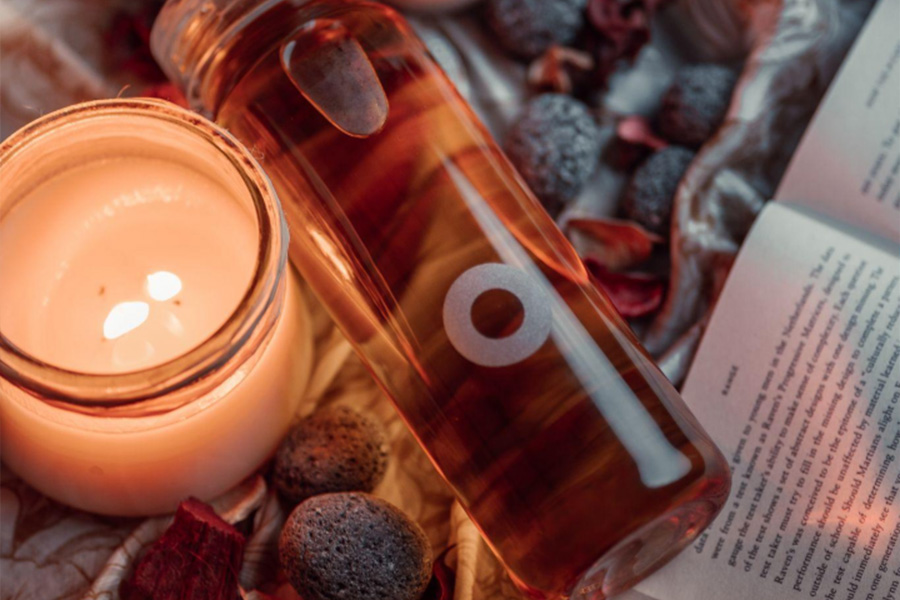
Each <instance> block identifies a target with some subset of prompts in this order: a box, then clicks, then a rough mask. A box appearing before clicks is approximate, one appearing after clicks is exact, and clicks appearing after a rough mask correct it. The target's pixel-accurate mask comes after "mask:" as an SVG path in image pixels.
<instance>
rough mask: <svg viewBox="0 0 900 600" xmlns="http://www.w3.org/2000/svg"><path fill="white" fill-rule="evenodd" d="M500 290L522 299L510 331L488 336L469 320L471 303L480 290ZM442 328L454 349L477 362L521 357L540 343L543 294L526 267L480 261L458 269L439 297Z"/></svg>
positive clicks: (546, 320)
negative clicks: (520, 316)
mask: <svg viewBox="0 0 900 600" xmlns="http://www.w3.org/2000/svg"><path fill="white" fill-rule="evenodd" d="M491 290H503V291H505V292H508V293H510V294H512V295H513V296H515V297H516V299H518V301H519V302H520V303H521V304H522V310H523V312H524V317H523V319H522V323H521V325H520V326H519V328H518V329H516V331H515V332H513V333H512V334H511V335H508V336H506V337H502V338H492V337H488V336H486V335H484V334H483V333H481V332H480V331H478V329H477V328H476V327H475V324H474V323H473V322H472V307H473V306H474V304H475V301H476V300H477V299H478V298H479V297H480V296H481V295H482V294H484V293H485V292H488V291H491ZM443 318H444V329H445V331H446V332H447V337H448V338H449V339H450V343H451V344H453V347H454V348H456V350H457V352H459V353H460V354H461V355H463V356H464V357H465V358H466V359H468V360H470V361H471V362H473V363H475V364H477V365H481V366H483V367H507V366H510V365H514V364H516V363H519V362H522V361H523V360H525V359H526V358H528V357H529V356H531V355H532V354H534V353H535V352H537V350H538V349H539V348H540V347H541V346H543V345H544V342H546V341H547V337H548V336H549V335H550V329H551V327H552V323H553V314H552V311H551V308H550V301H549V298H548V297H547V294H546V293H545V292H544V291H543V290H542V289H541V288H540V287H539V286H538V285H535V282H534V281H533V280H532V278H531V277H529V276H528V274H527V273H525V272H523V271H522V270H520V269H517V268H515V267H512V266H510V265H506V264H502V263H484V264H480V265H476V266H474V267H471V268H470V269H468V270H466V271H465V272H463V274H462V275H460V276H459V277H458V278H457V279H456V281H454V282H453V284H452V285H451V286H450V290H449V291H448V292H447V296H446V297H445V299H444V311H443Z"/></svg>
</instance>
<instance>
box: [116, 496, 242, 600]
mask: <svg viewBox="0 0 900 600" xmlns="http://www.w3.org/2000/svg"><path fill="white" fill-rule="evenodd" d="M244 541H245V540H244V536H243V535H242V534H241V533H240V532H239V531H238V530H237V529H235V528H234V527H232V526H231V525H229V524H228V523H226V522H225V521H223V520H222V519H221V518H220V517H219V516H218V515H217V514H216V513H215V511H214V510H213V509H212V508H211V507H210V506H209V505H207V504H204V503H203V502H200V501H199V500H197V499H195V498H188V499H187V500H185V501H184V502H182V503H181V504H180V505H179V506H178V510H177V511H176V512H175V520H174V521H173V522H172V524H171V525H170V526H169V528H168V529H166V530H165V531H164V532H163V534H162V535H161V536H160V538H159V539H158V540H156V542H154V543H153V545H152V546H150V548H149V549H148V550H147V553H146V554H145V555H144V557H143V558H141V560H140V561H139V562H138V563H137V566H135V568H134V571H133V572H132V574H131V577H129V578H128V579H127V580H125V581H124V582H122V585H121V587H120V590H119V592H120V596H121V598H122V600H183V599H185V598H190V599H191V600H236V599H237V598H238V597H239V596H238V594H239V593H238V582H237V578H238V573H239V572H240V570H241V562H243V557H244Z"/></svg>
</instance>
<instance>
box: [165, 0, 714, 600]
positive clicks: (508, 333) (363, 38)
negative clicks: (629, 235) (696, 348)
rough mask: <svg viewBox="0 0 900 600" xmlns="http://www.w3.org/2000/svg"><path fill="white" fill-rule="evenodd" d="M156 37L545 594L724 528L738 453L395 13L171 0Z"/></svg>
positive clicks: (320, 285) (395, 387)
mask: <svg viewBox="0 0 900 600" xmlns="http://www.w3.org/2000/svg"><path fill="white" fill-rule="evenodd" d="M152 47H153V51H154V54H155V55H156V57H157V60H158V61H159V62H160V64H161V65H162V67H163V69H164V70H165V71H166V72H167V73H168V75H169V77H170V78H172V80H173V81H175V82H176V83H177V84H178V85H179V86H180V87H181V88H182V90H184V91H185V93H186V95H187V97H188V98H189V99H190V101H191V102H192V103H193V104H194V106H195V107H196V108H198V109H200V110H203V111H205V112H206V114H208V115H210V116H212V117H213V118H214V119H215V120H216V121H217V122H218V123H219V124H221V125H224V126H225V127H227V128H228V129H230V130H231V132H232V133H234V134H235V136H236V137H237V138H238V139H240V140H241V141H243V142H244V143H245V144H246V145H247V146H249V147H251V148H253V151H254V153H255V155H257V156H259V157H261V160H262V162H263V164H264V165H265V168H266V170H267V172H268V173H269V176H270V177H271V178H272V180H273V183H274V185H275V187H276V189H277V190H278V193H279V196H280V197H281V199H282V201H283V202H284V206H285V213H286V215H287V219H288V224H289V227H290V228H291V230H292V241H291V244H292V246H291V256H292V260H293V261H294V262H295V264H296V265H297V266H298V268H299V269H300V271H301V273H302V274H303V276H304V278H305V279H306V280H307V281H308V282H309V283H310V285H311V286H312V287H313V289H314V290H315V291H316V292H317V293H318V295H319V296H320V297H321V299H322V300H323V303H324V304H325V305H326V306H327V307H328V309H329V310H330V312H331V314H332V315H333V316H334V318H335V320H336V322H337V323H338V324H339V325H340V326H341V328H342V329H343V331H344V332H345V333H346V335H347V336H348V338H349V339H350V340H351V341H352V342H353V344H354V345H355V347H356V348H357V350H358V351H359V353H360V354H361V356H362V357H363V358H364V359H365V361H366V363H367V365H368V367H369V368H370V370H371V372H372V374H373V375H374V377H375V378H376V379H377V380H378V382H379V383H380V384H381V386H382V387H383V389H384V390H385V391H386V392H387V393H388V394H389V395H390V396H391V398H392V399H393V401H394V403H395V404H396V406H397V409H398V410H399V412H400V413H401V414H402V416H403V418H404V419H405V421H406V422H407V424H408V425H409V426H410V428H411V430H412V431H413V433H414V434H415V435H416V437H417V438H418V440H419V441H420V442H421V444H422V446H423V447H424V448H425V450H426V451H427V452H428V454H429V456H430V458H431V459H432V461H433V463H434V465H435V466H436V468H437V469H438V470H439V471H440V472H441V473H442V474H443V475H444V477H445V478H446V479H447V481H448V482H449V484H450V485H451V486H452V488H453V490H454V491H455V492H456V493H457V495H458V497H459V500H460V502H461V503H462V505H463V506H464V507H465V509H466V510H467V511H468V513H469V515H471V517H472V519H473V521H474V522H475V523H476V524H477V526H478V527H479V529H480V530H481V532H482V533H483V535H484V538H485V540H486V541H487V542H488V544H490V546H491V547H492V548H493V550H494V551H495V553H496V554H497V556H498V557H499V558H500V560H501V561H502V562H503V563H504V564H505V566H506V567H507V568H508V570H509V573H510V574H511V576H512V577H513V579H514V580H515V581H516V582H517V583H518V584H519V585H520V586H521V587H522V589H524V590H526V592H527V593H528V594H529V595H530V597H533V598H554V599H556V598H568V597H572V598H584V599H594V600H597V599H601V598H605V597H607V596H609V595H612V594H614V593H616V592H618V591H621V590H622V589H624V588H626V587H628V586H630V585H632V584H633V583H634V582H635V581H637V580H638V579H640V578H641V577H644V576H646V575H647V574H648V573H650V572H652V571H653V570H654V569H656V568H658V567H659V566H660V565H661V564H663V563H664V562H665V561H666V560H668V559H669V558H671V557H672V556H673V555H674V554H675V553H676V552H678V551H679V550H680V549H682V548H683V547H684V546H685V545H686V544H688V543H690V541H691V540H693V539H694V538H695V537H696V536H697V535H698V534H699V533H700V531H702V529H703V528H704V527H705V526H706V525H707V524H708V523H709V522H710V521H711V520H712V518H713V517H714V516H715V514H716V513H717V512H718V510H719V509H720V508H721V506H722V504H723V502H724V501H725V498H726V495H727V493H728V488H729V472H728V466H727V464H726V462H725V460H724V459H723V457H722V456H721V454H720V453H719V452H718V450H717V449H716V448H715V446H714V445H713V443H712V442H711V441H710V439H709V438H708V437H707V435H706V434H705V433H704V432H703V431H702V429H701V428H700V426H699V425H698V424H697V422H696V421H695V420H694V418H693V417H692V416H691V415H690V413H689V411H688V410H687V408H686V407H685V405H684V404H683V402H682V400H681V398H680V397H679V396H678V393H677V392H676V391H675V390H674V389H673V388H672V386H671V385H670V384H669V382H668V381H666V379H665V377H664V376H663V375H662V374H661V373H660V372H659V371H658V370H657V368H656V367H655V366H654V364H653V362H652V360H651V359H650V358H649V357H648V356H647V355H646V353H645V352H644V351H643V349H642V348H641V347H640V345H639V344H638V342H637V340H636V339H635V337H634V336H633V334H632V333H631V331H630V330H629V328H628V327H627V325H626V324H625V323H623V322H622V320H621V319H620V318H619V316H618V315H617V314H616V312H615V310H614V309H613V308H612V306H611V304H610V303H609V301H608V300H607V298H606V297H604V295H603V294H602V293H601V292H599V291H598V290H597V289H596V288H595V287H594V286H593V285H592V284H591V282H590V280H589V277H588V274H587V272H586V270H585V268H584V265H583V264H582V262H581V260H580V259H579V257H578V256H577V254H576V253H575V251H574V250H573V249H572V247H571V246H570V245H569V243H568V241H567V240H566V239H565V237H564V236H563V235H562V233H561V232H560V231H559V230H558V229H557V228H556V226H555V224H554V223H553V221H552V220H551V219H550V217H549V216H548V215H547V214H546V212H545V211H544V210H543V208H542V207H541V206H540V204H539V202H538V201H537V200H536V199H535V197H534V196H533V195H532V193H531V192H530V191H529V190H528V189H527V187H526V186H525V185H524V184H523V182H522V181H521V179H520V178H519V177H518V175H517V174H516V172H515V170H514V169H513V167H512V166H511V165H510V163H509V162H508V161H507V159H506V158H505V157H504V155H503V154H502V152H501V151H500V150H499V149H498V148H497V146H496V144H495V143H494V141H493V140H492V139H491V138H490V136H489V135H488V134H487V132H486V131H485V129H484V127H483V126H482V125H481V124H480V123H479V122H478V120H477V119H476V117H475V116H474V115H473V114H472V112H471V111H470V109H469V108H468V106H467V105H466V104H465V102H464V101H463V100H462V99H461V98H460V96H459V95H458V94H457V92H456V90H455V89H454V87H453V85H452V84H451V83H450V82H449V81H448V79H447V78H446V76H445V75H444V74H443V72H441V70H440V69H439V68H438V67H437V66H436V65H435V63H434V62H433V60H432V59H431V58H430V56H429V55H428V53H427V51H426V49H425V48H424V46H423V45H422V43H421V42H420V41H419V40H418V39H417V38H416V37H415V35H414V34H413V33H412V32H411V30H410V28H409V27H408V25H407V24H406V23H405V22H404V21H403V19H402V18H401V17H400V16H399V15H398V14H397V13H395V12H393V11H392V10H391V9H389V8H387V7H385V6H383V5H379V4H375V3H368V2H355V1H347V2H344V1H341V2H338V1H332V0H319V1H316V0H313V1H311V2H303V1H300V0H293V1H292V0H237V1H225V0H169V2H168V3H167V4H166V5H165V7H164V8H163V11H162V13H161V14H160V16H159V18H158V20H157V22H156V24H155V26H154V30H153V34H152Z"/></svg>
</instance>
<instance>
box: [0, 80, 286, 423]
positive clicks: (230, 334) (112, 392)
mask: <svg viewBox="0 0 900 600" xmlns="http://www.w3.org/2000/svg"><path fill="white" fill-rule="evenodd" d="M134 116H139V117H142V118H149V119H154V120H156V121H157V123H158V124H162V125H163V126H165V127H169V126H171V127H177V128H180V131H181V132H182V133H188V134H189V135H192V136H196V138H197V139H198V140H200V141H202V142H204V143H205V144H208V145H209V147H210V149H211V150H213V151H215V152H217V153H218V155H219V156H221V157H223V158H225V159H226V161H227V164H229V165H230V166H231V167H233V168H234V171H235V173H236V174H237V175H239V177H240V181H241V183H242V185H243V186H244V188H245V189H246V191H247V195H248V198H249V200H250V202H251V203H252V208H253V213H254V216H255V218H256V225H257V228H258V233H259V246H258V249H257V253H256V261H255V265H254V271H253V275H252V278H251V280H250V283H249V285H248V287H247V290H246V292H245V293H244V296H243V297H242V298H241V300H240V302H239V303H238V305H237V306H236V307H235V309H234V310H233V311H232V312H231V313H230V315H229V316H228V318H227V319H226V321H225V322H224V323H223V324H222V325H221V326H220V327H219V328H218V329H217V330H216V331H214V332H213V333H212V334H210V335H209V336H208V337H207V338H206V339H205V340H203V341H202V342H200V343H199V344H198V345H196V346H194V347H193V348H191V349H190V350H188V351H186V352H185V353H184V354H182V355H180V356H177V357H175V358H173V359H171V360H169V361H166V362H163V363H160V364H157V365H152V366H149V367H145V368H142V369H139V370H135V371H128V372H124V373H83V372H79V371H75V370H70V369H67V368H64V367H60V366H57V365H52V364H50V363H48V362H46V361H44V360H41V359H40V358H38V357H36V356H33V355H32V354H30V353H28V352H26V351H25V350H23V349H22V348H20V347H18V346H17V345H16V344H15V343H13V342H12V340H10V339H9V338H8V337H7V336H6V335H5V334H4V333H3V332H2V331H0V377H2V378H4V379H6V380H8V381H10V382H12V383H13V384H15V385H17V386H18V387H21V388H23V389H25V390H27V391H29V392H31V393H33V394H36V395H38V396H40V397H41V398H42V399H44V400H47V401H50V402H52V403H54V404H57V403H58V404H62V405H63V406H67V407H69V408H75V409H78V408H81V409H91V408H97V407H105V408H112V407H123V406H133V405H135V404H136V403H143V402H144V401H148V400H152V399H161V398H163V397H166V402H164V403H161V404H159V405H155V406H154V407H153V412H168V411H170V410H173V409H175V408H178V407H179V406H181V405H183V404H185V403H186V402H187V401H188V400H187V399H185V398H184V397H182V396H186V394H179V393H178V392H183V391H186V389H188V388H190V391H191V394H190V396H192V397H195V396H196V394H197V393H204V392H205V391H208V389H212V388H213V387H215V386H216V385H218V384H219V383H221V381H222V378H221V377H213V376H212V375H214V374H216V373H218V372H221V371H222V370H223V367H224V366H225V365H226V363H229V362H230V361H231V359H232V358H233V357H235V355H237V354H238V353H239V352H241V350H242V349H245V348H248V347H250V346H255V344H259V343H261V342H262V341H263V340H264V339H266V338H267V337H268V336H267V334H268V333H269V330H270V329H271V323H270V324H269V327H261V325H262V324H264V323H265V317H266V315H268V314H270V312H271V311H270V309H271V308H272V307H275V308H276V310H277V309H278V308H279V303H280V301H281V299H282V295H281V294H279V291H280V290H281V288H282V287H283V286H281V285H280V283H281V282H282V280H283V279H284V269H285V265H286V263H287V249H288V244H287V239H288V232H287V225H286V222H285V219H284V215H283V213H282V210H281V205H280V203H279V201H278V198H277V196H276V194H275V191H274V189H273V188H272V184H271V182H270V181H269V178H268V176H267V175H266V174H265V173H264V172H263V170H262V168H261V167H260V165H259V164H258V163H257V162H256V160H255V159H254V158H253V156H252V155H251V154H250V152H249V150H247V148H245V147H244V146H243V145H242V144H241V143H240V142H238V141H237V139H235V138H234V137H233V136H232V135H231V134H229V133H228V132H226V131H225V130H223V129H222V128H221V127H219V126H218V125H216V124H214V123H212V122H211V121H209V120H208V119H206V118H204V117H202V116H201V115H199V114H196V113H194V112H191V111H189V110H187V109H184V108H181V107H180V106H177V105H175V104H172V103H170V102H166V101H163V100H156V99H151V98H135V99H113V100H95V101H90V102H85V103H81V104H76V105H73V106H69V107H66V108H63V109H61V110H58V111H55V112H53V113H50V114H48V115H45V116H43V117H41V118H39V119H37V120H35V121H32V122H31V123H29V124H28V125H26V126H24V127H23V128H21V129H20V130H18V131H16V132H15V133H13V134H12V135H11V136H10V137H9V138H7V139H6V140H4V141H3V142H2V143H0V171H2V169H3V167H4V166H7V165H9V164H11V163H12V162H13V161H15V160H16V158H17V156H19V155H21V153H22V152H24V151H26V150H27V149H28V148H29V147H31V146H32V144H34V143H37V142H38V141H39V140H42V139H46V137H47V136H49V135H53V134H54V133H58V132H59V131H60V128H61V127H64V126H66V125H69V124H76V123H77V124H83V123H84V122H85V121H88V120H91V119H95V118H103V119H106V120H108V119H110V118H123V117H134ZM129 125H130V126H133V123H129ZM123 130H124V131H128V129H127V128H123ZM135 135H138V133H135ZM223 374H224V375H227V374H225V373H223ZM197 386H201V387H203V388H204V389H198V387H197ZM207 388H208V389H207Z"/></svg>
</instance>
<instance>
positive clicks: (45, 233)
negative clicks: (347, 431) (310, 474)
mask: <svg viewBox="0 0 900 600" xmlns="http://www.w3.org/2000/svg"><path fill="white" fill-rule="evenodd" d="M0 181H2V197H0V451H2V456H3V461H4V462H5V463H6V464H7V465H8V466H9V467H10V468H11V469H12V470H13V471H15V472H16V473H17V474H18V475H20V476H21V477H22V478H23V479H25V480H26V481H27V482H29V483H30V484H31V485H33V486H34V487H36V488H37V489H38V490H40V491H41V492H43V493H45V494H47V495H48V496H51V497H53V498H55V499H57V500H60V501H62V502H65V503H67V504H70V505H72V506H75V507H78V508H82V509H85V510H89V511H93V512H99V513H106V514H115V515H145V514H154V513H162V512H167V511H170V510H172V509H174V508H175V506H176V505H177V503H178V502H179V501H180V500H182V499H183V498H185V497H187V496H189V495H194V496H197V497H200V498H204V499H209V498H212V497H214V496H216V495H217V494H219V493H221V492H223V491H225V490H227V489H228V488H229V487H231V486H232V485H234V484H236V483H237V482H239V481H240V480H241V479H243V478H244V477H246V476H247V475H249V474H250V473H251V472H252V471H253V470H254V469H255V468H257V467H258V466H259V465H260V463H262V462H263V461H264V460H265V459H266V458H267V457H268V456H269V455H270V453H271V452H272V451H273V450H274V448H275V446H276V445H277V444H278V442H279V440H280V438H281V437H282V436H283V435H284V433H285V431H286V429H287V427H288V425H289V424H290V422H291V418H292V416H293V415H294V413H295V412H296V409H297V406H298V402H299V400H300V397H301V395H302V392H303V389H304V387H305V385H306V381H307V379H308V376H309V367H310V364H311V353H312V348H311V339H312V338H311V334H310V330H309V326H308V323H307V319H308V317H307V315H306V309H305V306H304V304H303V301H302V296H301V294H300V292H299V289H298V287H297V281H296V279H295V276H294V275H293V272H292V271H291V269H290V267H289V266H287V260H286V259H287V245H288V236H287V230H286V227H285V222H284V217H283V214H282V212H281V208H280V206H279V204H278V200H277V198H276V197H275V195H274V193H273V191H272V189H271V186H270V183H269V181H268V179H267V178H266V176H265V175H264V174H263V173H262V172H261V171H260V170H259V167H258V165H257V164H256V162H255V161H254V160H253V159H252V157H251V156H250V155H249V153H248V152H247V151H246V150H244V149H243V148H242V147H241V146H240V145H239V144H237V143H236V142H235V140H234V139H233V138H231V137H230V136H229V135H228V134H226V133H224V132H223V131H222V130H221V129H219V128H218V127H216V126H215V125H213V124H212V123H210V122H208V121H207V120H205V119H203V118H201V117H199V116H198V115H196V114H194V113H190V112H189V111H186V110H183V109H181V108H178V107H176V106H174V105H171V104H168V103H163V102H158V101H152V100H146V101H145V100H129V101H126V100H113V101H104V102H95V103H89V104H84V105H79V106H75V107H72V108H67V109H64V110H62V111H59V112H56V113H53V114H51V115H48V116H46V117H43V118H42V119H39V120H38V121H35V122H34V123H32V124H30V125H28V126H26V127H25V128H23V129H22V130H20V131H18V132H17V133H15V134H13V135H12V136H11V137H10V138H9V139H7V140H6V141H5V142H4V143H3V144H2V146H0Z"/></svg>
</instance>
